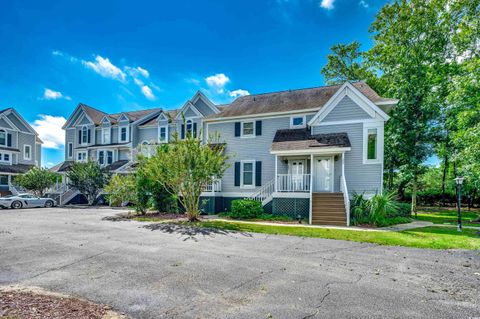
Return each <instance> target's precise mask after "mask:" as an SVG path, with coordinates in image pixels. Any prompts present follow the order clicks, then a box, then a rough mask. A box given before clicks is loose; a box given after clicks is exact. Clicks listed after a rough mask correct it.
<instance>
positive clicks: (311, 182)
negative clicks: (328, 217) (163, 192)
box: [308, 154, 313, 224]
mask: <svg viewBox="0 0 480 319" xmlns="http://www.w3.org/2000/svg"><path fill="white" fill-rule="evenodd" d="M312 193H313V154H310V201H309V202H310V211H309V213H308V223H309V224H311V223H312V204H313V203H312Z"/></svg>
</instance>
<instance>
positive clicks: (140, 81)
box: [133, 78, 143, 86]
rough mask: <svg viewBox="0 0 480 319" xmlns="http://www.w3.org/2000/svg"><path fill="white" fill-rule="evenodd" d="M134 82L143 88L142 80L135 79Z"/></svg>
mask: <svg viewBox="0 0 480 319" xmlns="http://www.w3.org/2000/svg"><path fill="white" fill-rule="evenodd" d="M133 82H135V84H136V85H138V86H143V81H142V80H140V79H137V78H135V79H133Z"/></svg>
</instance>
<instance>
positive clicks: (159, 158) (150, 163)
mask: <svg viewBox="0 0 480 319" xmlns="http://www.w3.org/2000/svg"><path fill="white" fill-rule="evenodd" d="M217 141H218V138H209V141H208V143H202V142H201V141H200V139H199V138H197V137H194V136H192V134H187V135H186V137H185V139H179V138H178V134H175V135H174V137H173V141H172V142H171V143H170V144H164V145H162V147H159V148H158V149H157V153H156V154H155V155H154V156H152V157H151V158H148V159H145V163H144V165H143V167H142V170H143V172H144V173H145V175H146V177H147V178H148V179H149V180H151V181H154V182H156V183H158V184H160V185H162V186H163V187H164V188H165V190H167V191H168V192H169V193H170V194H171V195H172V196H173V197H177V196H178V200H179V201H180V203H181V204H182V205H183V206H184V208H185V211H186V214H187V217H188V220H190V221H195V220H197V219H198V216H199V215H200V210H199V204H200V195H201V193H202V192H203V190H204V189H205V187H206V186H207V185H208V184H209V183H212V182H214V181H215V180H216V179H220V178H221V177H222V176H223V174H224V172H225V170H226V169H227V168H228V166H229V165H228V164H227V159H228V157H227V156H226V155H225V154H224V146H223V145H222V144H219V143H216V142H217Z"/></svg>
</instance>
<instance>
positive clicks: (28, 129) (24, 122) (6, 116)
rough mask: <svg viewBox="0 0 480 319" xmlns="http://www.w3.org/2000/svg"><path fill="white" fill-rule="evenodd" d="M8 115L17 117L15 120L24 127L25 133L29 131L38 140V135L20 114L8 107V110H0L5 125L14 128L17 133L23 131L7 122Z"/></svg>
mask: <svg viewBox="0 0 480 319" xmlns="http://www.w3.org/2000/svg"><path fill="white" fill-rule="evenodd" d="M10 114H13V115H14V116H15V117H17V119H18V120H19V121H20V123H21V124H23V125H24V126H25V128H26V129H27V131H29V132H30V133H32V134H35V136H36V137H37V139H38V140H40V139H39V138H38V133H37V132H36V131H35V130H34V129H33V127H32V126H31V125H30V124H29V123H28V122H27V121H25V119H24V118H23V117H22V116H21V115H20V113H18V112H17V111H16V110H15V109H14V108H13V107H9V108H6V109H3V110H0V116H1V117H3V118H4V119H5V121H7V123H9V124H11V126H12V127H14V128H15V129H17V130H19V131H23V130H22V129H20V128H18V127H17V126H16V125H15V124H14V123H12V122H11V121H10V120H9V118H8V115H10ZM40 142H41V140H40ZM42 143H43V142H42Z"/></svg>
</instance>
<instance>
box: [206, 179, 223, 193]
mask: <svg viewBox="0 0 480 319" xmlns="http://www.w3.org/2000/svg"><path fill="white" fill-rule="evenodd" d="M221 191H222V181H221V180H215V181H213V182H212V183H210V184H207V186H206V187H205V190H204V192H207V193H214V192H221Z"/></svg>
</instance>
